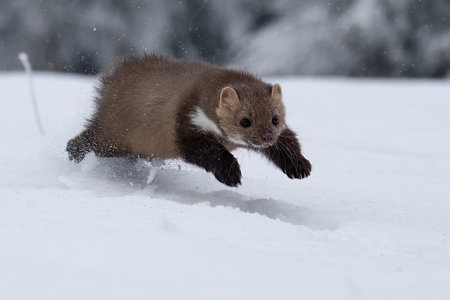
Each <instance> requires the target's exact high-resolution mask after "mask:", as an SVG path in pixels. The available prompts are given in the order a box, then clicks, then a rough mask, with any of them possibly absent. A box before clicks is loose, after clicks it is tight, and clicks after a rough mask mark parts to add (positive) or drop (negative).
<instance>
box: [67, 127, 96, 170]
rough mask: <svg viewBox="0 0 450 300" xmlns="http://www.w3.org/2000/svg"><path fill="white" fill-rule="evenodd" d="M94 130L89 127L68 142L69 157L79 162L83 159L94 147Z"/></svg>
mask: <svg viewBox="0 0 450 300" xmlns="http://www.w3.org/2000/svg"><path fill="white" fill-rule="evenodd" d="M91 140H92V132H91V131H90V130H89V129H86V130H84V131H83V132H82V133H80V134H79V135H77V136H76V137H74V138H73V139H71V140H70V141H69V142H68V143H67V147H66V151H67V153H68V154H69V159H70V160H73V161H75V162H77V163H79V162H80V161H82V160H83V159H84V157H85V156H86V154H87V153H89V152H91V151H92V150H93V149H92V143H91Z"/></svg>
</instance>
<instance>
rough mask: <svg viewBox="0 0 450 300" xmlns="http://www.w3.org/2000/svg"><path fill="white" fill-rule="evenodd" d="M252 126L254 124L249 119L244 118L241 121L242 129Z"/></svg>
mask: <svg viewBox="0 0 450 300" xmlns="http://www.w3.org/2000/svg"><path fill="white" fill-rule="evenodd" d="M251 125H252V122H250V120H249V119H247V118H243V119H242V120H241V126H242V127H246V128H247V127H250V126H251Z"/></svg>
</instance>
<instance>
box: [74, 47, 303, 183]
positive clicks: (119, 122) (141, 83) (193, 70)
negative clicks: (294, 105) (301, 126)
mask: <svg viewBox="0 0 450 300" xmlns="http://www.w3.org/2000/svg"><path fill="white" fill-rule="evenodd" d="M236 147H244V148H248V149H252V150H256V151H258V152H260V153H262V154H264V155H265V156H266V157H267V158H269V160H271V161H272V162H273V163H274V164H275V165H277V166H278V167H279V168H281V169H282V170H283V172H285V173H286V174H287V175H288V176H289V177H290V178H304V177H307V176H308V175H309V174H310V171H311V164H310V163H309V161H308V160H307V159H306V158H304V157H303V155H302V154H301V150H300V145H299V143H298V141H297V139H296V137H295V133H294V132H292V131H291V130H290V129H289V128H288V127H287V126H286V124H285V108H284V105H283V102H282V99H281V88H280V86H279V85H278V84H275V85H273V86H272V85H270V84H267V83H264V82H262V81H261V80H259V79H257V78H256V77H254V76H252V75H250V74H248V73H245V72H240V71H235V70H229V69H223V68H220V67H217V66H214V65H210V64H205V63H195V62H187V61H182V60H170V59H167V58H164V57H161V56H155V55H145V56H143V57H135V58H130V59H127V60H125V61H124V62H122V63H120V64H118V65H117V66H116V67H115V68H114V70H113V71H112V72H111V73H109V74H107V75H105V76H104V77H103V78H102V80H101V87H100V89H99V96H98V98H97V108H96V112H95V114H94V115H93V117H92V118H91V120H90V121H89V123H88V125H87V127H86V129H85V130H84V131H83V132H82V133H80V134H79V135H78V136H77V137H75V138H74V139H72V140H70V141H69V143H68V145H67V151H68V153H69V158H70V159H71V160H75V161H76V162H79V161H81V160H82V159H83V158H84V156H85V155H86V153H88V152H90V151H93V152H94V153H95V154H96V155H98V156H128V155H133V156H138V155H139V156H141V157H147V158H149V159H153V158H157V159H168V158H182V159H184V160H185V161H187V162H189V163H192V164H195V165H197V166H200V167H202V168H204V169H205V170H206V171H209V172H212V173H213V174H214V175H215V176H216V178H217V179H218V180H219V181H221V182H222V183H224V184H227V185H229V186H237V185H238V184H240V183H241V171H240V167H239V164H238V162H237V160H236V159H235V158H234V156H233V155H232V154H231V153H230V151H232V150H233V149H235V148H236Z"/></svg>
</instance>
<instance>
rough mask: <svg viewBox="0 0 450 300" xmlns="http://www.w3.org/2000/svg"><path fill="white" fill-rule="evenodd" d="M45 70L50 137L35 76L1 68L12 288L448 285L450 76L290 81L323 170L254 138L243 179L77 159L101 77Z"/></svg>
mask: <svg viewBox="0 0 450 300" xmlns="http://www.w3.org/2000/svg"><path fill="white" fill-rule="evenodd" d="M35 79H36V82H35V85H36V93H37V96H38V99H39V105H40V110H41V115H42V119H43V121H44V126H45V129H46V131H47V135H46V136H44V137H41V136H40V135H39V133H38V131H37V128H36V126H35V123H34V120H33V111H32V106H31V102H30V99H29V94H28V90H27V88H26V78H25V76H24V75H23V74H20V73H3V74H0V99H1V101H2V103H1V104H2V109H1V110H0V136H1V143H2V145H1V147H0V158H1V160H0V165H1V167H0V299H449V298H450V240H449V238H450V237H449V234H450V218H449V215H450V201H449V200H450V199H449V195H450V185H449V182H450V180H449V179H450V156H449V154H448V153H449V148H450V134H449V129H450V118H449V112H450V99H449V95H450V82H449V81H392V80H389V81H383V80H348V79H307V78H283V79H279V80H276V81H279V82H280V83H281V85H282V87H283V91H284V95H285V102H286V105H287V111H288V123H289V124H290V125H291V127H292V128H294V129H295V130H296V131H297V132H298V133H299V136H300V140H301V143H302V144H303V148H304V153H305V154H306V155H307V156H308V157H309V158H310V159H311V162H312V164H313V172H312V175H311V176H310V177H309V178H308V179H305V180H301V181H298V180H290V179H289V178H287V177H286V176H285V175H284V174H283V173H281V172H280V171H278V170H276V169H275V168H274V167H273V166H272V165H270V164H269V163H267V162H266V161H265V160H264V159H263V158H262V157H260V156H259V155H257V154H254V153H250V152H247V151H240V152H237V153H236V155H237V156H238V158H239V160H240V162H241V166H242V172H243V175H244V178H243V184H242V186H241V187H240V188H238V189H234V188H228V187H226V186H224V185H222V184H220V183H219V182H217V181H216V180H215V179H214V177H213V176H212V175H211V174H208V173H206V172H204V171H203V170H200V169H198V168H196V167H193V166H189V165H187V164H184V163H182V162H179V161H171V162H168V163H166V164H165V165H162V166H153V167H152V166H148V165H147V164H146V163H145V162H143V161H139V162H138V164H137V165H136V166H133V165H131V164H130V163H129V162H127V161H126V160H121V159H98V158H96V157H95V156H93V155H89V156H88V157H87V158H86V159H85V160H84V161H83V162H82V163H81V164H79V165H76V164H74V163H72V162H70V161H69V160H68V159H67V155H66V153H65V150H64V149H65V145H66V142H67V141H68V139H69V138H72V137H73V136H74V135H75V134H77V133H78V132H79V131H80V130H81V129H82V124H83V123H84V119H85V118H86V117H87V116H89V114H90V112H91V110H92V97H93V95H94V86H95V84H96V80H95V79H94V78H87V77H74V76H67V75H61V74H38V75H37V76H35ZM274 81H275V79H273V81H272V82H274ZM157 169H158V172H157V173H156V174H154V173H155V170H157ZM152 176H153V177H154V178H152ZM147 182H150V183H147Z"/></svg>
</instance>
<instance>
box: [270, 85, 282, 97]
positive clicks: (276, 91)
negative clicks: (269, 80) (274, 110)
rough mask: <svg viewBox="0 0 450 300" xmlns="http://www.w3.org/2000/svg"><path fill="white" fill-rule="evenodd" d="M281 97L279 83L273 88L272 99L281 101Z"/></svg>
mask: <svg viewBox="0 0 450 300" xmlns="http://www.w3.org/2000/svg"><path fill="white" fill-rule="evenodd" d="M281 96H282V95H281V86H280V85H279V84H278V83H275V84H274V85H273V86H272V98H273V99H275V100H279V101H281Z"/></svg>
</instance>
